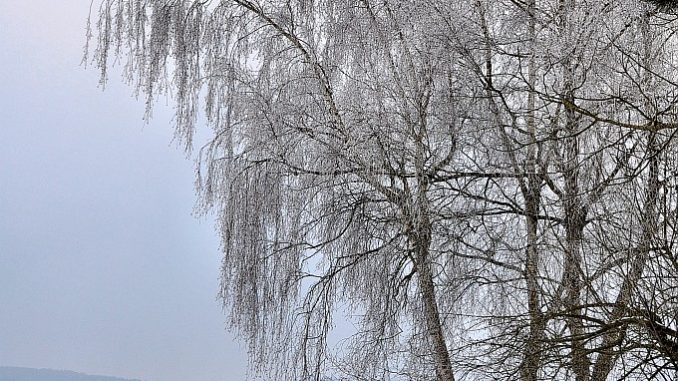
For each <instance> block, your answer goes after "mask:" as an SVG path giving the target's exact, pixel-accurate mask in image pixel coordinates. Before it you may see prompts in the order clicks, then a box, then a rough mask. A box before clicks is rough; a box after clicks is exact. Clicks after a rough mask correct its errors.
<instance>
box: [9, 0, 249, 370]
mask: <svg viewBox="0 0 678 381" xmlns="http://www.w3.org/2000/svg"><path fill="white" fill-rule="evenodd" d="M88 7H89V0H59V1H55V0H32V1H10V0H0V142H1V143H2V149H0V366H2V365H6V366H24V367H37V368H56V369H69V370H74V371H80V372H86V373H91V374H104V375H113V376H120V377H129V378H139V379H143V380H146V381H186V380H190V381H217V380H241V379H243V378H244V374H245V371H244V368H245V367H244V363H245V356H244V348H242V347H241V346H240V345H239V344H238V342H237V341H234V339H233V337H232V336H231V335H229V334H228V333H227V332H226V331H225V330H224V327H225V325H224V321H225V317H224V315H223V314H222V312H221V307H220V305H219V302H218V301H217V300H216V299H215V296H216V293H217V290H218V283H219V279H218V276H219V274H218V270H219V262H220V256H219V252H218V241H217V239H216V235H215V233H214V229H213V221H212V220H211V219H203V220H198V219H195V218H194V217H192V215H191V212H192V208H193V205H194V201H195V196H194V193H193V180H194V178H193V162H192V160H189V159H187V158H186V157H185V155H184V154H183V152H182V151H181V150H180V149H178V148H177V147H176V145H175V144H172V131H171V128H170V119H171V115H170V113H169V111H168V110H167V109H166V108H165V109H163V108H162V107H161V108H159V109H158V110H157V111H156V113H155V117H154V119H153V121H152V122H151V123H150V124H148V125H146V124H145V123H144V122H143V121H142V116H143V102H142V101H137V100H135V99H134V98H132V97H131V96H130V94H131V89H129V88H127V87H125V86H124V85H122V84H121V83H120V80H119V77H118V76H113V77H112V78H111V81H110V83H109V85H108V87H107V89H106V91H104V92H102V91H101V90H100V89H98V88H97V83H98V76H97V73H96V71H95V70H93V69H91V68H90V69H87V70H85V69H84V68H83V67H81V66H80V65H79V64H80V59H81V53H82V46H83V44H84V25H85V20H86V16H87V12H88Z"/></svg>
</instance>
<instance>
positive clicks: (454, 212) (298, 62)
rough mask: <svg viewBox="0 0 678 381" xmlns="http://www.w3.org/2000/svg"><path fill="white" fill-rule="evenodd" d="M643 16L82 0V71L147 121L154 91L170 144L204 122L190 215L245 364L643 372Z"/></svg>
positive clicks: (415, 372)
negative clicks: (88, 14)
mask: <svg viewBox="0 0 678 381" xmlns="http://www.w3.org/2000/svg"><path fill="white" fill-rule="evenodd" d="M667 11H669V8H667V6H666V5H665V4H660V5H659V6H654V5H651V4H648V3H644V2H639V1H636V0H624V1H619V2H607V3H605V2H586V1H580V0H563V1H560V0H558V1H556V0H530V1H527V2H522V1H507V2H503V1H487V0H469V1H459V2H456V1H455V2H442V3H441V2H434V1H427V0H424V1H422V0H419V1H415V0H410V1H388V0H387V1H379V2H375V1H370V0H360V1H352V2H335V1H318V2H313V1H306V0H286V1H278V0H259V1H254V0H232V1H225V0H223V1H216V0H215V1H192V0H153V1H141V0H100V1H99V2H98V3H97V4H96V7H93V10H92V13H93V16H92V21H93V23H92V24H93V25H92V30H91V31H90V34H89V39H90V40H91V41H93V44H92V47H91V48H90V47H87V49H86V50H87V52H88V53H91V57H89V56H88V57H86V60H87V62H90V61H91V62H94V64H96V66H97V67H98V68H100V70H101V78H102V81H106V80H107V79H108V76H109V68H110V67H111V66H112V65H114V64H115V63H120V64H121V67H122V72H123V78H124V79H125V80H126V81H128V83H130V84H131V85H132V86H133V88H134V89H135V90H136V92H137V94H139V95H140V96H143V97H145V100H146V102H147V105H148V112H149V115H150V112H151V110H152V107H153V105H154V102H155V100H156V98H158V97H159V96H169V97H171V98H172V99H173V100H174V101H175V102H176V109H175V110H176V116H175V122H176V126H175V128H176V134H177V137H178V139H180V140H181V141H182V142H184V143H185V147H186V149H187V150H189V151H191V150H192V149H194V145H195V143H194V142H193V135H194V132H195V130H196V128H197V127H198V124H199V123H198V121H199V120H201V119H200V118H201V116H204V118H205V120H206V124H207V128H209V129H210V131H211V138H210V139H209V141H208V142H207V143H206V144H204V145H201V146H198V147H195V156H196V157H197V162H198V165H197V182H196V184H197V190H198V194H199V202H198V207H199V210H201V211H204V212H209V211H215V212H216V213H217V215H218V226H219V228H218V232H219V234H220V235H221V238H222V250H223V252H224V259H223V265H222V287H221V293H220V296H221V298H222V300H223V301H224V304H225V306H227V307H228V309H229V316H230V322H231V326H232V327H233V328H234V329H235V330H237V331H238V332H239V333H240V334H241V335H242V337H243V338H244V339H245V341H246V342H247V344H248V348H249V353H250V359H251V364H252V366H253V368H254V369H255V370H256V371H259V372H262V373H263V372H270V374H272V375H274V376H275V377H276V378H280V379H290V380H300V379H303V380H305V379H321V378H323V379H324V378H332V379H334V378H336V379H356V380H358V379H360V380H365V379H380V380H401V379H402V380H431V379H435V380H438V381H452V380H455V379H470V380H474V379H504V380H512V379H517V378H519V379H521V380H525V381H535V380H540V379H549V380H550V379H575V380H578V381H589V380H596V381H600V380H606V379H616V378H620V377H639V378H642V377H644V376H645V374H644V373H643V372H652V374H653V376H656V377H660V376H662V375H666V374H668V373H667V372H668V371H670V369H672V368H671V367H673V366H675V361H677V360H678V355H676V354H675V353H676V350H675V348H678V332H677V331H676V329H677V328H678V327H675V317H674V316H673V315H672V313H671V311H672V309H673V308H674V306H675V305H676V302H675V300H676V298H678V294H676V292H675V290H676V288H675V286H676V285H675V280H674V279H676V278H674V274H676V271H677V270H676V269H678V266H677V265H676V261H675V251H674V242H675V237H674V236H675V234H674V230H673V226H675V213H673V211H675V209H676V202H675V197H676V193H675V192H676V188H675V185H671V184H672V183H671V181H674V177H675V171H676V170H675V163H674V160H673V157H674V156H673V152H675V149H676V144H675V142H674V136H673V133H674V129H675V128H676V127H678V120H676V118H675V117H676V115H675V104H676V96H677V95H678V91H677V90H676V86H675V84H676V83H677V81H676V79H677V78H676V77H678V71H676V68H675V64H674V62H673V53H672V49H673V47H674V45H675V43H676V41H675V36H674V34H675V33H674V31H675V28H676V25H678V24H677V20H676V18H675V17H674V16H672V15H671V14H669V13H666V12H667ZM344 320H348V321H350V322H351V323H352V325H353V326H354V327H355V331H354V332H351V333H347V332H345V330H344V329H342V330H334V329H333V328H334V327H335V325H337V324H338V323H342V322H343V321H344ZM340 325H342V326H345V325H347V324H340ZM337 335H339V336H341V337H337Z"/></svg>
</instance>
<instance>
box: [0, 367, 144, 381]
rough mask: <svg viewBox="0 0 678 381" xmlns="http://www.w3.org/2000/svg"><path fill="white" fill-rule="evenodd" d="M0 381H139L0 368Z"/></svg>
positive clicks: (45, 370) (81, 374) (65, 372)
mask: <svg viewBox="0 0 678 381" xmlns="http://www.w3.org/2000/svg"><path fill="white" fill-rule="evenodd" d="M0 381H139V380H129V379H126V378H118V377H109V376H92V375H89V374H83V373H77V372H71V371H68V370H53V369H32V368H17V367H11V366H0Z"/></svg>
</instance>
